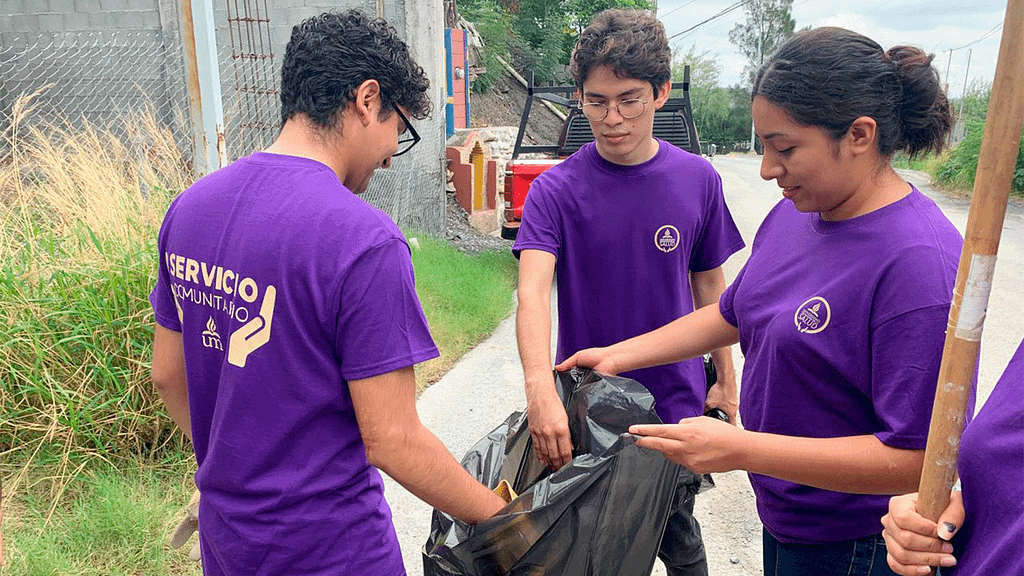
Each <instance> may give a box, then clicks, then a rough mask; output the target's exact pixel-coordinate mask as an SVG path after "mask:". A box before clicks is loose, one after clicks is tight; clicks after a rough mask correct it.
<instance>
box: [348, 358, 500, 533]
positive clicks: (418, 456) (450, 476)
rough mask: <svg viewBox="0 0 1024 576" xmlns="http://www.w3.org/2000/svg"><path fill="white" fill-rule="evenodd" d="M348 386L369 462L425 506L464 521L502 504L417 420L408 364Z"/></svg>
mask: <svg viewBox="0 0 1024 576" xmlns="http://www.w3.org/2000/svg"><path fill="white" fill-rule="evenodd" d="M348 388H349V393H350V394H351V396H352V405H353V407H354V408H355V412H356V420H357V421H358V423H359V432H360V434H361V435H362V437H363V443H364V444H365V445H366V457H367V458H368V459H369V461H370V464H372V465H374V466H376V467H377V468H380V469H381V470H383V471H384V472H386V473H387V474H388V476H391V477H392V478H394V479H395V480H396V481H397V482H398V483H399V484H401V485H402V486H405V488H406V489H408V490H409V491H410V492H412V493H413V494H415V495H416V496H417V497H418V498H420V499H421V500H423V501H424V502H426V503H427V504H430V505H431V506H433V507H435V508H437V509H439V510H443V511H445V512H447V513H448V514H451V515H452V516H455V517H456V518H459V519H461V520H463V521H465V522H469V523H473V524H475V523H477V522H480V521H481V520H486V519H487V518H490V517H491V516H494V514H496V513H497V512H498V511H499V510H501V508H502V507H504V506H505V501H504V500H502V499H501V498H500V497H499V496H498V495H497V494H495V493H494V492H491V491H490V490H489V489H488V488H487V487H486V486H484V485H483V484H481V483H479V482H477V481H476V479H474V478H473V477H472V476H470V475H469V473H468V472H466V471H465V470H463V469H462V467H461V466H459V463H458V462H456V461H455V458H453V457H452V455H451V453H450V452H448V449H447V448H445V446H444V444H442V443H441V441H440V440H438V439H437V436H434V434H433V433H431V432H430V430H427V428H426V427H425V426H423V424H422V423H421V422H420V418H419V415H418V414H417V413H416V377H415V374H414V372H413V369H412V367H411V366H409V367H407V368H402V369H399V370H395V371H393V372H388V373H387V374H382V375H380V376H374V377H372V378H364V379H360V380H352V381H350V382H349V383H348Z"/></svg>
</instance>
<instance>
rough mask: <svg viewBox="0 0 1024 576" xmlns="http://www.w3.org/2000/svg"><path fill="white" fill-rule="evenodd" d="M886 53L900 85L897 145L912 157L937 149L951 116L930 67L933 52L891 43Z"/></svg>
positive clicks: (947, 130) (937, 79)
mask: <svg viewBox="0 0 1024 576" xmlns="http://www.w3.org/2000/svg"><path fill="white" fill-rule="evenodd" d="M885 56H886V58H887V59H889V60H890V61H891V62H892V64H893V68H894V69H895V71H896V76H897V77H898V78H899V79H900V83H901V84H902V95H901V98H900V104H899V111H900V124H901V128H902V129H901V137H900V142H899V144H898V145H897V148H899V149H903V150H906V151H907V152H908V153H910V155H912V156H913V155H916V154H917V153H919V152H927V151H929V150H933V151H935V152H939V151H940V150H941V149H942V144H943V142H944V136H945V134H946V133H948V132H949V130H950V128H951V126H952V123H953V119H952V115H951V113H950V110H949V100H948V99H947V98H946V93H945V91H944V90H943V89H942V82H941V80H940V79H939V73H938V70H936V69H935V67H934V66H932V60H933V59H934V58H935V55H934V54H927V53H925V52H924V51H923V50H921V49H920V48H917V47H915V46H893V47H892V48H889V49H888V50H886V51H885Z"/></svg>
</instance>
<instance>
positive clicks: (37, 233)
mask: <svg viewBox="0 0 1024 576" xmlns="http://www.w3.org/2000/svg"><path fill="white" fill-rule="evenodd" d="M30 108H31V98H22V99H19V101H18V102H17V103H16V104H15V106H14V109H13V120H14V121H13V123H12V124H11V125H10V126H8V127H7V128H6V129H5V131H4V132H3V133H2V134H0V150H6V151H8V152H9V154H8V155H7V156H6V157H0V414H2V417H0V481H2V482H0V485H2V486H3V499H2V500H0V507H2V508H0V509H2V510H3V526H2V529H3V534H4V536H6V542H5V544H6V546H5V548H4V552H5V556H6V564H5V566H3V567H0V574H3V575H5V576H6V575H8V574H10V575H18V576H22V575H26V576H27V575H36V574H40V575H43V574H45V575H47V576H50V575H54V574H60V575H65V574H67V575H78V574H83V575H84V574H97V575H99V574H102V575H114V574H146V575H149V574H161V575H162V574H183V575H194V574H198V571H197V568H196V565H195V564H193V563H191V562H189V561H188V560H187V557H186V555H185V552H181V551H174V552H170V551H168V550H167V549H166V541H167V537H168V535H169V534H170V531H171V528H172V527H173V525H174V524H176V523H177V521H178V519H179V518H180V516H181V514H182V513H183V510H184V507H185V505H186V503H187V501H188V497H189V494H190V491H191V487H190V486H189V481H188V478H189V477H190V475H191V473H192V472H193V470H192V468H193V466H194V462H193V460H192V457H191V447H190V446H189V445H188V444H187V442H186V441H185V439H184V437H183V436H182V434H181V433H180V432H179V431H177V430H176V429H175V428H174V425H173V423H172V422H171V420H170V418H169V417H167V415H166V412H165V411H164V409H163V407H162V405H161V403H160V401H159V399H158V397H157V396H156V393H155V390H154V389H153V386H152V385H151V383H150V382H149V360H150V348H151V343H152V336H153V331H152V330H153V329H152V325H153V318H152V312H151V310H150V306H149V302H148V299H147V297H148V294H149V291H150V289H151V288H152V286H153V284H154V282H155V279H156V263H157V257H156V236H157V232H158V229H159V225H160V222H161V220H162V217H163V213H164V211H165V210H166V207H167V205H168V204H169V202H170V200H171V199H172V198H173V196H174V195H175V194H176V193H177V192H178V191H180V190H183V189H184V188H185V187H187V186H188V184H189V183H190V181H191V178H192V175H191V173H190V172H189V170H188V169H187V166H186V163H185V162H184V161H183V159H182V158H181V155H180V153H179V152H178V149H177V145H176V143H175V141H174V138H173V136H172V135H171V133H170V132H169V131H168V130H166V129H165V128H162V127H159V126H158V125H157V124H156V123H155V122H154V121H153V120H152V117H151V116H148V115H142V116H141V117H138V118H128V119H124V120H123V122H122V126H121V127H120V128H121V130H119V131H117V132H116V134H122V133H123V131H127V132H128V138H127V139H124V138H122V137H121V136H118V135H115V132H111V131H105V130H101V129H97V128H94V127H88V126H87V127H85V128H80V127H74V126H72V125H71V124H70V123H55V124H52V125H47V126H42V127H31V126H26V125H22V124H21V120H22V119H23V118H25V117H27V116H28V115H29V112H30ZM126 140H127V141H129V142H131V146H128V145H126V144H125V141H126ZM417 239H418V244H419V248H418V249H414V250H413V262H414V266H415V267H416V274H417V289H418V291H419V293H420V297H421V301H422V303H423V306H424V311H425V313H426V315H427V318H428V322H429V323H430V327H431V330H432V333H433V335H434V338H435V341H436V343H437V345H438V348H439V349H440V351H441V357H440V358H439V359H436V360H433V361H431V362H428V363H425V364H424V365H422V366H420V367H418V370H417V381H418V383H419V384H420V386H421V387H422V386H426V385H428V384H430V383H433V382H434V381H436V380H437V379H438V378H439V377H440V376H441V375H443V373H444V372H446V371H447V370H448V368H449V367H450V366H451V365H452V364H453V363H454V362H455V361H456V360H457V359H458V358H459V357H460V356H461V355H462V354H464V353H465V352H466V351H467V350H468V349H469V348H471V347H472V346H473V345H475V344H476V343H478V342H480V341H481V340H482V339H483V338H484V337H486V336H487V335H488V334H490V333H491V332H492V331H493V330H494V327H495V326H496V325H497V323H498V322H500V321H501V319H503V318H504V317H505V316H507V315H508V313H509V311H510V309H511V304H512V290H513V286H514V277H515V266H516V265H515V261H514V259H513V258H512V256H511V254H509V253H508V251H504V252H502V253H483V254H478V255H473V256H470V255H467V254H464V253H461V252H459V251H458V250H456V249H454V248H452V247H451V246H449V245H447V244H445V243H444V242H442V241H438V240H433V239H431V238H429V237H426V236H423V235H419V236H418V237H417ZM124 470H127V471H128V472H124V473H121V472H118V471H124Z"/></svg>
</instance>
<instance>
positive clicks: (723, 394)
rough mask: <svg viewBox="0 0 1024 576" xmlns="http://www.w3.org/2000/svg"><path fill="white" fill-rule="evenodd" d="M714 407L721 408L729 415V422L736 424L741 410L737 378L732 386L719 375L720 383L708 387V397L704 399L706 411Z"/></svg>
mask: <svg viewBox="0 0 1024 576" xmlns="http://www.w3.org/2000/svg"><path fill="white" fill-rule="evenodd" d="M712 408H720V409H721V410H722V411H724V412H725V413H726V414H727V415H728V416H729V422H730V423H732V424H733V425H734V426H735V425H736V414H737V413H738V412H739V400H738V398H737V392H736V382H735V380H734V381H733V383H732V386H731V387H730V386H729V385H728V384H727V383H726V382H723V381H722V378H721V377H719V379H718V384H715V385H714V386H712V387H711V388H708V397H707V399H706V400H705V401H704V412H705V413H707V411H708V410H711V409H712Z"/></svg>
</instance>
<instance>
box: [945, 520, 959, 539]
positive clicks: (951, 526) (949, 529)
mask: <svg viewBox="0 0 1024 576" xmlns="http://www.w3.org/2000/svg"><path fill="white" fill-rule="evenodd" d="M942 529H943V530H945V531H946V534H949V535H950V536H952V535H953V533H954V532H956V524H953V523H952V522H943V523H942Z"/></svg>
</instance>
